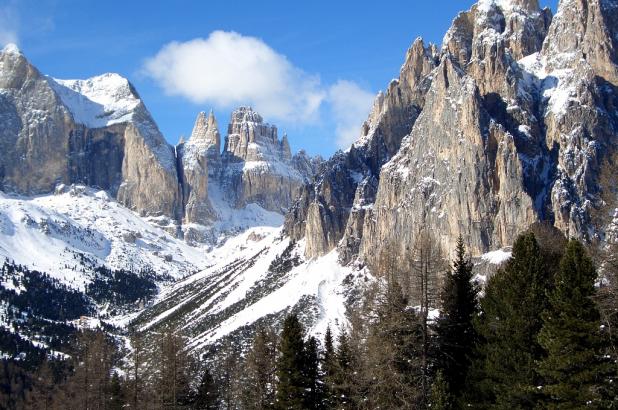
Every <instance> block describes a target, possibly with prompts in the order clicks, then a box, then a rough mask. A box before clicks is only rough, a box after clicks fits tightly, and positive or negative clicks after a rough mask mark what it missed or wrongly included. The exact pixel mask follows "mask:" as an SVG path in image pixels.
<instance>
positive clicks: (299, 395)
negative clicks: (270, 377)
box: [276, 314, 307, 410]
mask: <svg viewBox="0 0 618 410" xmlns="http://www.w3.org/2000/svg"><path fill="white" fill-rule="evenodd" d="M304 336H305V334H304V329H303V325H302V324H301V323H300V321H299V320H298V316H297V315H295V314H291V315H289V316H287V317H286V318H285V321H284V322H283V331H282V332H281V341H280V342H279V360H278V362H277V379H278V383H277V396H276V397H277V402H276V405H277V406H276V407H277V408H278V409H285V410H288V409H303V408H304V403H305V389H306V387H307V381H306V378H305V375H304V374H303V365H304V364H305V343H304Z"/></svg>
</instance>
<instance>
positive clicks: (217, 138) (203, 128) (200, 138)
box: [189, 110, 221, 147]
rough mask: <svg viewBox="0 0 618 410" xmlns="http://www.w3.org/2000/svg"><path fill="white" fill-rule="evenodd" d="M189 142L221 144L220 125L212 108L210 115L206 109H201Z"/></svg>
mask: <svg viewBox="0 0 618 410" xmlns="http://www.w3.org/2000/svg"><path fill="white" fill-rule="evenodd" d="M189 142H191V143H196V142H200V143H202V142H205V143H207V144H210V145H215V146H217V147H218V146H219V145H220V144H221V134H220V133H219V125H218V124H217V119H216V118H215V114H214V113H213V111H212V110H210V112H209V114H208V116H207V115H206V112H205V111H201V112H199V113H198V114H197V118H196V119H195V125H194V126H193V131H192V132H191V137H190V138H189Z"/></svg>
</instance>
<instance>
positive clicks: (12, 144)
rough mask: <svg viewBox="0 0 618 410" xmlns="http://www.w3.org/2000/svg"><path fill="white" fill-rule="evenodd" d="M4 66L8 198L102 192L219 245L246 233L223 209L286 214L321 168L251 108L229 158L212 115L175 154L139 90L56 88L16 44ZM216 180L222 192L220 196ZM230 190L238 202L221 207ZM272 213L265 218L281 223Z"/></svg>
mask: <svg viewBox="0 0 618 410" xmlns="http://www.w3.org/2000/svg"><path fill="white" fill-rule="evenodd" d="M0 62H1V64H0V113H1V115H2V120H3V124H6V126H5V127H3V129H2V131H1V134H0V148H1V149H2V152H3V153H4V154H3V155H2V156H0V189H1V190H2V191H4V192H10V193H16V194H21V195H37V194H48V193H51V192H54V189H55V188H56V186H57V185H59V184H65V185H71V184H80V185H85V186H90V187H97V188H100V189H102V190H105V191H107V192H108V193H109V194H110V195H111V196H112V197H113V198H115V199H116V200H117V201H118V202H119V203H121V204H122V205H124V206H126V207H127V208H129V209H132V210H134V211H136V212H138V213H139V214H140V215H142V216H145V217H148V218H152V219H153V221H154V222H156V223H157V224H159V225H161V226H165V227H166V229H167V230H168V231H169V232H171V233H173V234H174V235H176V236H178V237H182V236H183V234H184V233H185V231H186V232H187V235H188V240H189V242H190V243H200V242H204V241H205V242H210V243H214V242H216V241H217V239H218V236H219V235H220V234H222V233H223V234H225V232H226V230H228V229H229V230H232V231H233V230H234V229H235V228H238V227H236V226H235V222H234V221H232V220H230V217H229V215H225V214H223V213H222V212H218V213H217V212H216V211H215V210H216V209H221V208H225V207H227V208H231V209H232V210H235V209H245V208H246V207H247V206H251V205H252V204H255V205H258V206H260V207H261V208H263V209H264V210H266V211H269V212H276V213H279V214H283V212H285V211H286V209H287V208H288V207H289V206H290V204H291V203H292V200H293V198H294V197H295V192H296V190H298V189H299V187H300V186H301V185H302V184H303V183H304V182H305V181H306V180H307V179H308V178H309V177H310V176H311V174H312V173H313V171H314V170H315V167H316V166H317V165H318V164H319V160H318V159H311V158H308V157H307V156H306V154H304V153H299V154H297V155H295V156H294V157H292V155H291V152H290V147H289V143H288V141H287V137H285V136H284V137H283V139H282V140H281V141H279V140H278V138H277V128H276V127H275V126H271V125H269V124H266V123H264V122H263V120H262V118H261V117H260V115H259V114H258V113H256V112H254V111H253V110H252V109H251V108H247V107H242V108H239V109H238V110H236V111H234V112H233V113H232V119H231V122H230V127H229V132H228V135H227V136H226V144H225V147H224V150H223V152H221V151H220V149H221V146H220V144H221V143H220V134H219V130H218V125H217V121H216V119H215V118H214V115H212V114H211V115H209V116H208V117H206V115H205V114H204V113H200V114H199V115H198V118H197V120H196V124H195V127H194V130H193V133H192V135H191V138H190V139H189V140H188V141H187V142H182V143H181V144H179V145H178V147H172V146H170V145H169V144H168V143H167V142H166V141H165V139H164V138H163V136H162V134H161V132H160V131H159V129H158V127H157V125H156V123H155V122H154V120H153V119H152V117H151V115H150V114H149V112H148V110H147V109H146V106H145V105H144V103H143V102H142V100H141V99H140V97H139V95H138V93H137V91H136V90H135V88H134V87H133V86H132V85H131V84H130V83H129V81H128V80H126V79H125V78H123V77H121V76H119V75H118V74H103V75H101V76H97V77H93V78H90V79H88V80H58V79H54V78H51V77H48V76H44V75H42V74H41V73H39V71H38V70H37V69H36V68H35V67H34V66H32V65H31V64H30V63H29V62H28V60H27V59H26V58H25V56H24V55H23V54H22V53H21V52H20V51H19V50H18V49H17V48H16V47H15V46H12V45H11V46H8V47H6V48H5V49H4V50H3V51H2V52H1V53H0ZM209 175H210V177H211V178H212V179H213V181H214V182H215V185H217V186H216V187H212V189H211V190H212V191H214V192H213V193H212V194H211V195H209V194H208V191H209V189H210V187H209V184H208V177H209ZM211 185H213V184H211ZM229 187H233V188H234V189H233V191H234V192H233V194H230V195H227V196H226V197H224V198H221V200H223V201H225V202H226V204H224V205H222V204H220V203H218V202H221V201H220V200H219V198H217V197H218V196H221V193H223V192H226V193H227V192H228V188H229ZM211 201H213V202H215V204H212V203H210V202H211ZM260 211H261V210H260ZM260 211H258V210H257V209H254V210H253V213H261V212H260ZM269 212H266V213H263V215H261V216H260V217H261V218H262V219H272V216H271V215H270V214H269ZM217 223H218V225H217V226H214V225H216V224H217ZM247 223H248V221H241V223H240V225H242V226H241V227H246V225H247ZM196 225H199V226H198V227H196ZM221 229H223V231H221Z"/></svg>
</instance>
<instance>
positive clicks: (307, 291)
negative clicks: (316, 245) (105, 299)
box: [136, 227, 372, 350]
mask: <svg viewBox="0 0 618 410" xmlns="http://www.w3.org/2000/svg"><path fill="white" fill-rule="evenodd" d="M303 254H304V243H302V242H301V243H293V242H290V239H289V238H286V237H284V236H282V235H281V228H267V227H261V228H253V229H250V230H248V231H246V232H244V233H243V234H241V235H238V236H237V237H235V238H233V239H231V240H229V241H228V242H227V243H226V244H225V245H224V246H223V247H221V248H219V249H217V250H215V251H213V252H212V253H211V254H210V260H211V261H214V263H213V265H212V266H210V267H208V268H207V269H205V270H203V271H201V272H199V273H196V274H195V275H192V276H190V277H188V278H185V279H184V280H182V281H179V282H178V283H176V284H174V285H173V286H171V287H169V288H168V289H166V290H165V291H164V292H163V293H162V294H161V295H160V297H159V298H158V301H157V302H156V303H155V304H154V305H153V306H152V307H150V308H149V309H147V310H145V311H144V312H142V314H141V315H140V316H139V317H138V318H137V322H136V323H137V324H138V326H139V328H140V329H141V331H142V332H144V333H145V334H156V333H157V330H158V329H160V328H163V327H167V326H172V327H173V328H176V329H178V330H180V332H181V333H182V334H183V335H185V336H187V337H189V338H190V348H192V349H196V350H202V349H205V348H206V347H207V346H208V345H211V344H213V343H216V342H217V341H219V340H221V339H223V338H226V337H233V338H237V339H238V338H240V339H241V340H242V339H244V338H246V336H247V335H248V334H250V333H251V329H252V328H253V327H254V325H256V324H257V323H261V322H263V321H264V320H266V321H267V323H268V324H269V325H274V326H278V325H279V324H280V322H281V321H280V320H279V319H280V318H281V317H282V316H283V315H285V314H287V313H288V312H290V311H292V310H293V311H296V312H297V313H299V315H300V316H301V318H302V320H303V321H304V323H305V325H306V326H307V328H308V330H309V332H310V333H311V334H318V335H319V334H323V333H324V332H325V330H326V327H327V326H329V325H330V327H331V328H333V329H334V330H335V331H336V330H337V329H338V328H339V327H340V326H345V325H346V324H347V318H346V315H345V313H346V308H347V306H349V305H350V303H352V302H353V300H355V298H356V297H357V296H358V295H359V293H360V290H361V288H362V287H363V286H364V285H365V284H367V283H369V281H371V279H372V277H371V276H370V275H369V273H368V272H367V271H366V270H365V269H362V268H359V267H355V266H349V267H342V266H341V265H340V264H339V263H338V254H337V252H336V251H333V252H331V253H329V254H328V255H325V256H323V257H321V258H317V259H312V260H306V259H305V258H304V257H303V256H302V255H303ZM247 332H248V333H247Z"/></svg>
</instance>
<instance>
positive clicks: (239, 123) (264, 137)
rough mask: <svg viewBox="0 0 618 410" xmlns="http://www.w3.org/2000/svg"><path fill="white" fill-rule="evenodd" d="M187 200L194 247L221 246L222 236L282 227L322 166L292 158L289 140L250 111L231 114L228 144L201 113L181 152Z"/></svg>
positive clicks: (186, 224) (187, 230)
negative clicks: (198, 244)
mask: <svg viewBox="0 0 618 410" xmlns="http://www.w3.org/2000/svg"><path fill="white" fill-rule="evenodd" d="M176 152H177V162H178V174H179V176H180V186H181V189H182V195H183V204H184V209H185V210H184V215H185V216H184V219H183V226H182V230H183V234H184V237H185V238H186V239H187V240H188V242H189V243H200V242H206V243H218V242H219V240H218V238H219V236H220V235H221V234H222V233H223V234H224V236H225V234H226V233H229V232H231V233H238V232H239V230H242V229H246V228H248V227H251V226H258V225H264V224H266V225H269V226H279V225H281V223H282V218H283V214H284V213H285V212H286V211H287V210H288V208H289V207H290V206H291V205H292V203H293V201H294V200H295V198H296V196H297V192H298V191H300V188H301V186H303V185H304V183H306V182H307V181H309V180H310V178H311V177H312V176H313V174H314V173H315V172H316V170H317V168H318V167H319V166H320V164H321V158H319V157H315V158H311V157H309V156H307V155H306V153H305V152H304V151H300V152H299V153H297V154H295V155H294V156H292V154H291V151H290V146H289V143H288V140H287V136H285V135H284V136H283V138H282V139H281V140H279V138H278V135H277V127H276V126H274V125H270V124H267V123H265V122H264V120H263V119H262V117H261V116H260V115H259V114H258V113H257V112H255V111H253V109H251V108H250V107H240V108H238V109H236V110H234V111H233V112H232V114H231V119H230V124H229V126H228V133H227V135H226V137H225V144H224V146H223V150H221V134H220V131H219V127H218V123H217V120H216V118H215V116H214V114H213V113H212V112H211V113H210V114H209V115H208V116H207V115H206V113H204V112H201V113H199V114H198V117H197V119H196V120H195V125H194V127H193V132H192V133H191V136H190V138H189V139H188V140H187V141H184V140H182V141H181V142H180V143H179V144H178V145H177V147H176Z"/></svg>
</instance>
